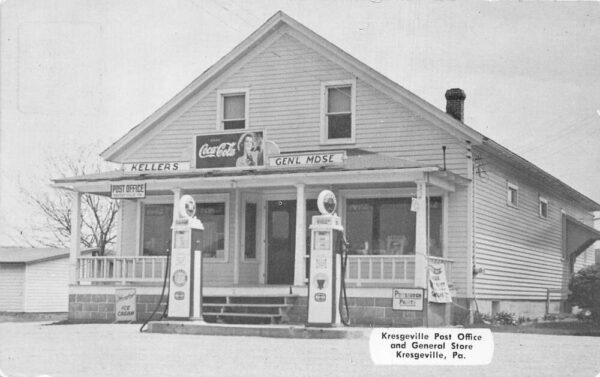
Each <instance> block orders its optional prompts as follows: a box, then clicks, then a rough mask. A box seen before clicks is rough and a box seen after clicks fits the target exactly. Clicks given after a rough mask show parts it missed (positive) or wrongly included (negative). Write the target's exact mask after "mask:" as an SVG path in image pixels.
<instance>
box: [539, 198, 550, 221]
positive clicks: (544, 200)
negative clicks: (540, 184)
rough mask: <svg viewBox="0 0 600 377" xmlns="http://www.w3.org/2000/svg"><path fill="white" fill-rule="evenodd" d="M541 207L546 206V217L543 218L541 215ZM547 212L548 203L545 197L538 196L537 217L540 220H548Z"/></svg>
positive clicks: (548, 208) (548, 209)
mask: <svg viewBox="0 0 600 377" xmlns="http://www.w3.org/2000/svg"><path fill="white" fill-rule="evenodd" d="M542 205H546V216H544V215H543V214H542ZM549 211H550V203H549V202H548V199H546V198H545V197H543V196H541V195H540V196H539V197H538V216H539V217H540V218H541V219H548V215H549Z"/></svg>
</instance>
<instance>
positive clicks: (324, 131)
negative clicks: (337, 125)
mask: <svg viewBox="0 0 600 377" xmlns="http://www.w3.org/2000/svg"><path fill="white" fill-rule="evenodd" d="M346 86H349V87H350V135H351V137H350V138H343V139H329V138H328V134H329V122H328V117H327V116H328V114H327V106H328V95H329V89H330V88H335V87H346ZM354 143H356V79H355V78H353V79H349V80H336V81H323V82H321V144H324V145H336V144H354Z"/></svg>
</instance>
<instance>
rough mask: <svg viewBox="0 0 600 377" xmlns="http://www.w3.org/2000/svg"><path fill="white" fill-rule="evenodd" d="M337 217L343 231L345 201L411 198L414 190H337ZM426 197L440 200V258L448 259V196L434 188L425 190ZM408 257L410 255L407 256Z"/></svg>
mask: <svg viewBox="0 0 600 377" xmlns="http://www.w3.org/2000/svg"><path fill="white" fill-rule="evenodd" d="M338 193H339V200H338V204H339V210H338V212H339V216H340V217H341V218H342V225H343V226H344V229H347V226H348V224H347V223H346V221H347V218H348V216H346V210H347V199H393V198H412V197H414V194H415V189H414V188H396V189H386V188H382V189H379V190H368V189H347V190H339V192H338ZM427 196H429V197H433V196H435V197H439V198H441V199H442V208H441V209H442V234H441V237H442V242H441V245H440V247H441V248H442V257H441V258H447V257H448V244H447V240H448V221H445V220H447V216H448V195H447V194H446V193H445V192H444V191H443V190H441V189H439V188H436V187H428V188H427ZM408 255H410V254H408ZM436 258H440V257H436Z"/></svg>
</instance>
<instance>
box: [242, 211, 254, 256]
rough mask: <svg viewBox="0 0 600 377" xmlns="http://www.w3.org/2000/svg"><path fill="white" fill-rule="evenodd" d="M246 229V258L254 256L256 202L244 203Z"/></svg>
mask: <svg viewBox="0 0 600 377" xmlns="http://www.w3.org/2000/svg"><path fill="white" fill-rule="evenodd" d="M245 220H246V229H245V232H246V234H245V237H244V245H245V249H244V255H245V257H246V259H254V258H256V203H246V218H245Z"/></svg>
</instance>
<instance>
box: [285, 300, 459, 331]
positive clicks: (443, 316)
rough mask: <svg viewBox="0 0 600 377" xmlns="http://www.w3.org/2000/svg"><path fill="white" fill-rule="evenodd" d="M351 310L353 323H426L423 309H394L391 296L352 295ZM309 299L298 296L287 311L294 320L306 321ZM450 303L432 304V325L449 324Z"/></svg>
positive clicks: (373, 324)
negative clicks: (420, 310) (421, 310)
mask: <svg viewBox="0 0 600 377" xmlns="http://www.w3.org/2000/svg"><path fill="white" fill-rule="evenodd" d="M348 309H349V312H350V322H351V324H353V325H361V326H372V327H376V326H380V327H406V326H414V327H421V326H423V325H424V320H425V319H424V315H423V312H419V311H408V310H394V309H392V299H391V298H373V297H349V298H348ZM307 310H308V308H307V298H306V297H297V298H296V301H295V303H294V307H292V308H291V309H290V311H289V312H288V317H289V319H290V322H291V323H306V320H307V315H308V312H307ZM450 310H451V304H429V322H430V326H434V325H435V326H445V325H448V324H449V319H450V314H451V313H450Z"/></svg>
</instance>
